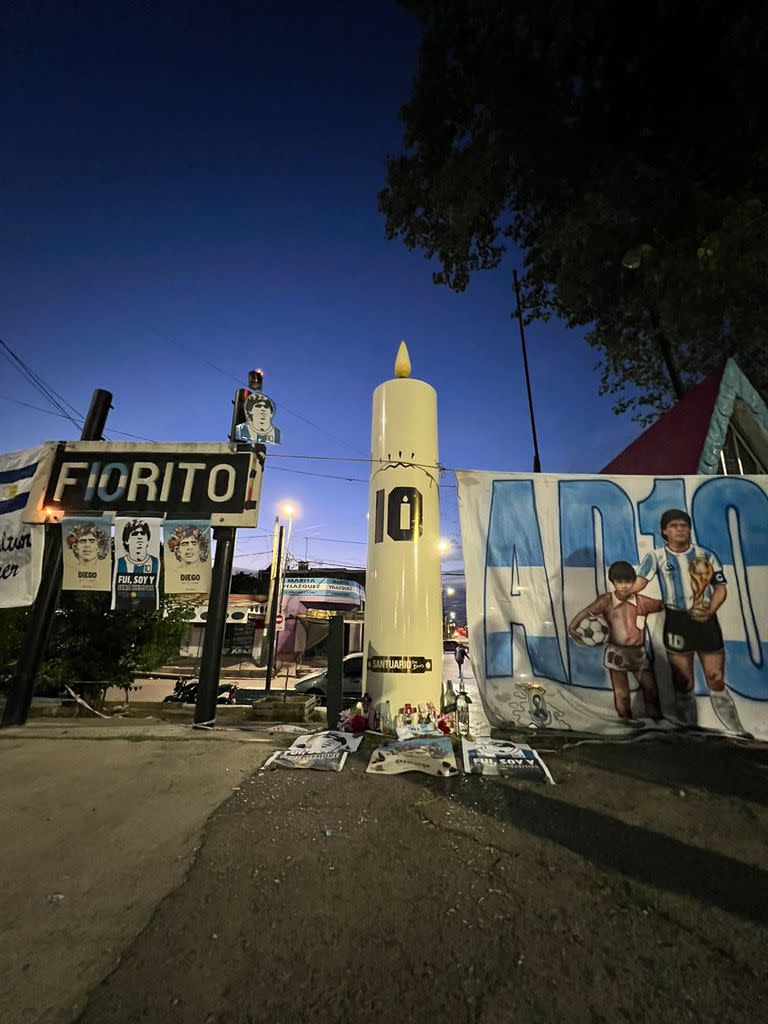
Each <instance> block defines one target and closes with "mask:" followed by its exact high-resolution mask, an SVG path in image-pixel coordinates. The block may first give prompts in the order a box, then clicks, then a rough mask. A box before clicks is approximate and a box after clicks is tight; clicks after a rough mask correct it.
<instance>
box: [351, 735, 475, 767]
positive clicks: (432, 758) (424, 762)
mask: <svg viewBox="0 0 768 1024" xmlns="http://www.w3.org/2000/svg"><path fill="white" fill-rule="evenodd" d="M366 771H367V772H371V773H372V774H374V775H398V774H399V773H400V772H424V773H425V774H426V775H442V776H448V775H456V774H457V773H458V768H457V767H456V758H455V757H454V754H453V745H452V743H451V740H450V738H449V737H448V736H440V737H429V738H425V739H416V740H401V741H398V742H397V743H388V744H386V746H381V747H376V749H375V750H374V752H373V753H372V754H371V759H370V761H369V762H368V767H367V768H366Z"/></svg>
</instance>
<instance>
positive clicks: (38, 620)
mask: <svg viewBox="0 0 768 1024" xmlns="http://www.w3.org/2000/svg"><path fill="white" fill-rule="evenodd" d="M111 407H112V394H111V392H109V391H104V390H103V389H102V388H97V389H96V390H95V391H94V392H93V395H92V397H91V404H90V407H89V409H88V415H87V416H86V417H85V423H83V429H82V432H81V434H80V440H81V441H100V440H101V436H102V434H103V433H104V426H105V424H106V422H107V416H108V415H109V410H110V408H111ZM61 578H62V563H61V526H59V525H56V526H49V527H46V530H45V554H44V556H43V568H42V575H41V577H40V586H39V588H38V591H37V597H36V598H35V603H34V604H33V605H32V610H31V612H30V616H29V622H28V624H27V630H26V633H25V634H24V644H23V646H22V649H21V653H20V654H19V663H18V665H17V667H16V674H15V677H14V680H13V682H12V683H11V689H10V691H9V693H8V700H7V702H6V705H5V709H4V711H3V721H2V725H3V726H10V725H24V724H26V721H27V716H28V715H29V706H30V704H31V703H32V694H33V693H34V690H35V681H36V680H37V673H38V671H39V670H40V664H41V662H42V660H43V656H44V654H45V651H46V648H47V646H48V639H49V637H50V633H51V625H52V623H53V616H54V613H55V611H56V605H57V604H58V603H59V595H60V594H61Z"/></svg>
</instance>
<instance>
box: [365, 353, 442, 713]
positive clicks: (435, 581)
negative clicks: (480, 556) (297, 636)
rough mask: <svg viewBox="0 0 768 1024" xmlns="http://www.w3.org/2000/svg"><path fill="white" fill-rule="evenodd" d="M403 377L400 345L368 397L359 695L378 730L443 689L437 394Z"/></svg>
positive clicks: (406, 364) (436, 698) (404, 357)
mask: <svg viewBox="0 0 768 1024" xmlns="http://www.w3.org/2000/svg"><path fill="white" fill-rule="evenodd" d="M410 372H411V362H410V359H409V357H408V349H407V348H406V347H405V342H401V344H400V348H399V350H398V353H397V359H396V361H395V379H394V380H388V381H385V382H384V383H383V384H380V385H379V386H378V387H377V388H376V390H375V391H374V393H373V421H372V426H371V458H372V460H373V461H372V465H371V483H370V495H369V504H368V509H369V515H368V519H369V521H368V569H367V575H366V588H365V590H366V600H365V654H366V657H365V674H364V677H363V692H364V693H368V694H370V696H371V698H372V700H373V703H374V705H375V706H376V707H377V709H378V710H379V712H380V713H381V715H382V720H383V723H384V724H386V720H387V715H389V717H390V718H391V720H394V718H395V716H396V715H397V712H398V710H399V709H400V707H402V706H403V705H404V704H407V703H410V704H412V705H413V704H419V703H423V702H426V701H432V702H433V703H434V704H435V706H436V707H439V705H440V696H441V689H442V667H443V642H442V595H441V575H440V511H439V502H438V472H439V467H438V463H437V395H436V394H435V390H434V388H432V387H430V385H429V384H426V383H425V382H424V381H422V380H414V379H413V378H412V377H411V376H410Z"/></svg>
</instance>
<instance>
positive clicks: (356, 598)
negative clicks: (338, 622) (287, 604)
mask: <svg viewBox="0 0 768 1024" xmlns="http://www.w3.org/2000/svg"><path fill="white" fill-rule="evenodd" d="M283 593H284V594H288V595H291V596H293V597H298V598H299V600H301V601H310V602H311V601H345V602H347V603H349V604H358V605H359V604H362V602H363V600H364V599H365V591H364V590H363V588H362V587H361V586H360V584H359V583H357V582H356V581H355V580H332V579H326V578H324V577H320V576H304V577H303V576H286V578H285V585H284V587H283Z"/></svg>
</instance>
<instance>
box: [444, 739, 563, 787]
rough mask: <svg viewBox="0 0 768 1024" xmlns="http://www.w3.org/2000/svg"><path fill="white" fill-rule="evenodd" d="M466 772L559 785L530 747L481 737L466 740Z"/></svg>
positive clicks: (463, 741) (524, 744) (462, 747)
mask: <svg viewBox="0 0 768 1024" xmlns="http://www.w3.org/2000/svg"><path fill="white" fill-rule="evenodd" d="M461 752H462V755H463V758H464V771H465V772H469V773H470V774H472V775H502V776H504V777H505V778H508V779H528V780H529V781H531V782H549V783H551V784H552V785H554V784H555V780H554V779H553V778H552V776H551V774H550V772H549V768H547V766H546V764H544V761H543V760H542V759H541V756H540V755H539V754H538V753H537V752H536V751H535V750H533V749H532V748H531V747H529V746H528V744H527V743H513V742H512V741H511V740H492V739H490V738H489V737H485V736H483V737H478V738H477V739H474V740H468V739H462V741H461Z"/></svg>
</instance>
